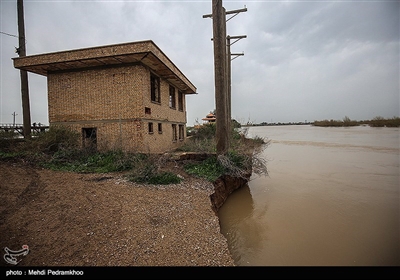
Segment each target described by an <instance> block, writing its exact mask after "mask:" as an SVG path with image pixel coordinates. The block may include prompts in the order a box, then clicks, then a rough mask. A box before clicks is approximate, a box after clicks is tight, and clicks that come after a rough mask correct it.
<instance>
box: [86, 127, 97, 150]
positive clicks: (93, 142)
mask: <svg viewBox="0 0 400 280" xmlns="http://www.w3.org/2000/svg"><path fill="white" fill-rule="evenodd" d="M82 136H83V143H82V145H83V148H85V149H89V150H96V149H97V128H96V127H91V128H82Z"/></svg>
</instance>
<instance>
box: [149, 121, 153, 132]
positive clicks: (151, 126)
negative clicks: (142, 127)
mask: <svg viewBox="0 0 400 280" xmlns="http://www.w3.org/2000/svg"><path fill="white" fill-rule="evenodd" d="M152 133H153V123H152V122H149V134H152Z"/></svg>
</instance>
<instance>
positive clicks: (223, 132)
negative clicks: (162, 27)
mask: <svg viewBox="0 0 400 280" xmlns="http://www.w3.org/2000/svg"><path fill="white" fill-rule="evenodd" d="M245 11H247V9H246V8H244V9H239V10H232V11H228V12H227V11H225V8H224V7H223V6H222V0H213V1H212V14H208V15H203V18H208V17H211V18H212V20H213V38H212V40H213V43H214V75H215V111H216V118H217V120H216V133H215V138H216V142H217V154H218V155H220V154H225V153H226V152H228V150H229V146H230V143H229V138H230V135H231V122H232V118H231V94H230V93H231V90H230V86H231V73H230V72H231V70H230V69H231V55H232V54H231V52H230V45H232V44H233V43H232V44H231V43H230V39H231V38H234V39H238V40H239V39H241V38H244V37H245V36H235V37H229V36H228V37H227V36H226V22H227V21H228V20H230V19H231V18H233V17H234V16H236V15H237V14H238V13H240V12H245ZM229 14H234V15H233V16H231V17H230V18H229V19H228V20H226V15H229ZM236 41H237V40H236ZM236 41H235V42H236ZM235 42H234V43H235Z"/></svg>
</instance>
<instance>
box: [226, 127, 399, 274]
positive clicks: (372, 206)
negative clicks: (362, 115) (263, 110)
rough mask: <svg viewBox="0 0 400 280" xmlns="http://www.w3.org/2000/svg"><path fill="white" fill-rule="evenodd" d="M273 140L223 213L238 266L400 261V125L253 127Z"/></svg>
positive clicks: (393, 263)
mask: <svg viewBox="0 0 400 280" xmlns="http://www.w3.org/2000/svg"><path fill="white" fill-rule="evenodd" d="M247 135H248V137H254V136H259V137H264V138H266V139H267V140H270V144H269V146H268V147H267V148H266V149H265V150H264V152H263V154H262V156H263V157H265V159H266V160H267V167H268V173H269V175H268V176H257V175H255V174H253V176H252V178H251V181H250V182H249V184H248V186H245V187H243V188H241V189H239V190H237V191H235V192H234V193H232V194H231V195H230V196H229V198H228V200H227V201H226V202H225V204H224V205H223V207H222V208H221V209H220V211H219V218H220V223H221V231H222V233H223V234H224V235H225V237H226V238H227V240H228V244H229V249H230V251H231V253H232V255H233V257H234V260H235V263H236V265H238V266H398V265H400V241H399V239H400V231H399V224H400V216H399V200H400V197H399V184H400V181H399V152H400V145H399V128H386V127H383V128H372V127H369V126H357V127H348V128H344V127H341V128H334V127H314V126H309V125H293V126H263V127H250V128H249V129H248V133H247Z"/></svg>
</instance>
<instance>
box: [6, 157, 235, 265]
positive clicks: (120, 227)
mask: <svg viewBox="0 0 400 280" xmlns="http://www.w3.org/2000/svg"><path fill="white" fill-rule="evenodd" d="M171 168H176V170H175V171H176V172H178V173H179V174H181V176H183V177H184V180H183V182H182V183H180V184H176V185H165V186H162V185H157V186H156V185H138V184H135V183H132V182H129V181H127V180H126V179H125V177H124V174H123V173H107V174H79V173H70V172H58V171H50V170H47V169H41V168H38V167H34V166H32V165H30V164H29V163H26V162H23V161H16V160H13V161H0V201H1V205H0V233H1V240H0V243H1V250H2V256H3V257H2V261H1V264H2V266H14V265H13V264H10V263H8V262H7V261H6V255H7V257H8V260H10V258H14V260H16V261H17V262H18V264H17V266H234V262H233V260H232V257H231V255H230V253H229V250H228V245H227V242H226V239H225V237H224V236H223V235H222V234H221V233H220V228H219V220H218V216H216V215H215V213H214V212H213V211H212V209H211V203H210V198H209V195H210V194H212V193H213V186H212V184H211V183H210V182H206V181H204V180H202V179H198V178H193V177H190V176H188V175H187V174H186V173H184V172H183V171H182V169H181V168H179V167H178V166H173V167H171ZM24 245H28V247H29V253H28V254H26V255H23V254H22V255H15V256H10V255H9V254H7V251H6V248H8V249H9V250H13V251H18V250H22V249H23V246H24Z"/></svg>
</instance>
